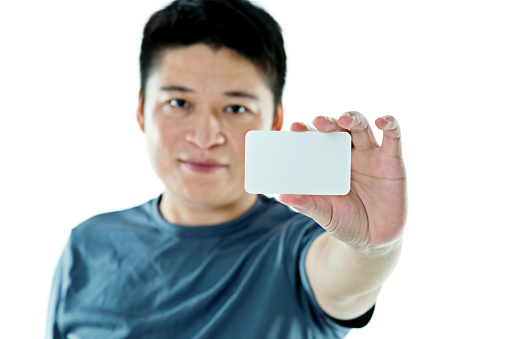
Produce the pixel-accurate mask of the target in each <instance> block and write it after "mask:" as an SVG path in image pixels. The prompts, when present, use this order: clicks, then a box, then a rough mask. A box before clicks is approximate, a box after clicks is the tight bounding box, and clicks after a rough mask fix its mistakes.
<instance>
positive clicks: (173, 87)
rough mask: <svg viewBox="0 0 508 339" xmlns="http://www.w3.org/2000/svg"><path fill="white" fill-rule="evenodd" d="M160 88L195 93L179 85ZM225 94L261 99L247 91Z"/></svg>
mask: <svg viewBox="0 0 508 339" xmlns="http://www.w3.org/2000/svg"><path fill="white" fill-rule="evenodd" d="M160 89H161V91H175V92H185V93H194V91H193V90H192V89H190V88H187V87H184V86H179V85H170V86H163V87H161V88H160ZM224 95H225V96H229V97H235V98H249V99H252V100H256V101H259V98H258V97H257V96H255V95H253V94H250V93H247V92H245V91H227V92H224Z"/></svg>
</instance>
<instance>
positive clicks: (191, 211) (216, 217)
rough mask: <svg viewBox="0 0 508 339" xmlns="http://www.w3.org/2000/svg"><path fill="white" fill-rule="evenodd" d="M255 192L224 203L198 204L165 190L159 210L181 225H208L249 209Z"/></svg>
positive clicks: (229, 219) (238, 215) (252, 203)
mask: <svg viewBox="0 0 508 339" xmlns="http://www.w3.org/2000/svg"><path fill="white" fill-rule="evenodd" d="M257 198H258V196H257V195H256V194H246V195H244V196H242V197H240V198H239V199H236V200H233V201H230V202H227V203H224V204H220V205H219V204H217V205H215V204H212V203H210V204H204V203H202V204H200V203H194V202H188V201H184V200H181V199H178V198H176V197H174V196H172V195H171V194H169V193H168V192H167V190H166V191H165V192H164V194H163V195H162V199H161V201H160V204H159V210H160V212H161V214H162V216H163V217H164V219H166V220H167V221H169V222H170V223H173V224H177V225H182V226H210V225H217V224H222V223H225V222H228V221H231V220H234V219H236V218H238V217H240V216H241V215H243V214H245V213H246V212H247V211H248V210H250V209H251V208H252V207H253V206H254V204H255V203H256V201H257Z"/></svg>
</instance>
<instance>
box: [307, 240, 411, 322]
mask: <svg viewBox="0 0 508 339" xmlns="http://www.w3.org/2000/svg"><path fill="white" fill-rule="evenodd" d="M401 248H402V239H399V240H397V241H394V242H393V243H391V244H389V245H385V246H382V247H377V248H373V247H372V248H368V249H356V248H353V247H350V246H349V245H346V244H345V243H343V242H341V241H339V240H337V239H335V238H333V237H332V236H331V235H330V234H327V233H324V234H323V235H322V236H321V237H320V238H318V239H316V241H315V242H314V243H313V244H312V246H311V248H310V249H309V252H310V251H316V252H319V253H315V254H317V255H310V256H308V257H307V258H311V259H310V261H307V270H308V273H309V280H310V282H311V286H312V289H313V291H314V293H315V296H316V299H317V300H318V303H319V304H320V306H321V307H322V308H323V309H324V310H325V311H326V312H327V313H329V314H330V315H332V316H336V317H339V318H346V317H348V315H351V317H354V315H360V314H361V313H362V311H366V310H367V309H368V308H369V307H370V306H371V305H372V304H373V303H374V302H375V299H376V297H377V294H378V293H379V291H380V288H381V286H382V284H383V282H384V281H385V280H386V279H387V278H388V276H389V275H390V274H391V273H392V271H393V270H394V268H395V266H396V264H397V261H398V258H399V255H400V252H401ZM312 258H314V259H312ZM312 260H313V261H314V262H311V261H312Z"/></svg>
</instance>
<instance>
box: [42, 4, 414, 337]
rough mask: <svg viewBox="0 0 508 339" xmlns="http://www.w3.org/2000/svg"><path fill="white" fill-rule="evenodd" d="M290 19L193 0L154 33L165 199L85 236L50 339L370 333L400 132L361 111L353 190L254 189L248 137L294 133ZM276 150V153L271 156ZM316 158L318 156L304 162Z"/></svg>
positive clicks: (148, 55) (394, 235) (155, 106)
mask: <svg viewBox="0 0 508 339" xmlns="http://www.w3.org/2000/svg"><path fill="white" fill-rule="evenodd" d="M285 63H286V57H285V52H284V47H283V40H282V36H281V34H280V28H279V26H278V24H277V23H276V22H275V21H274V20H273V19H272V18H271V17H270V16H269V15H268V14H267V13H266V12H264V11H263V10H261V9H259V8H257V7H255V6H253V5H252V4H250V3H248V2H247V1H244V0H229V1H227V0H198V1H191V0H177V1H176V2H174V3H172V4H171V5H170V6H168V7H167V8H165V9H163V10H161V11H159V12H157V13H155V14H154V15H153V16H152V17H151V18H150V20H149V22H148V23H147V25H146V27H145V30H144V37H143V43H142V47H141V56H140V66H141V67H140V68H141V90H140V96H139V108H138V112H137V120H138V122H139V126H140V128H141V130H142V131H143V132H144V133H145V134H146V137H147V145H148V153H149V158H150V161H151V163H152V166H153V168H154V170H155V172H156V173H157V175H158V176H159V178H160V179H161V181H162V182H163V184H164V193H163V194H162V195H161V196H160V197H158V198H156V199H153V200H151V201H149V202H147V203H145V204H143V205H141V206H138V207H135V208H131V209H128V210H125V211H118V212H112V213H107V214H103V215H99V216H96V217H93V218H91V219H89V220H87V221H85V222H84V223H82V224H81V225H79V226H78V227H76V228H75V229H74V230H73V231H72V234H71V237H70V239H69V242H68V244H67V247H66V249H65V250H64V253H63V254H62V257H61V259H60V262H59V264H58V267H57V270H56V272H55V278H54V282H53V287H52V296H51V301H50V306H49V316H48V327H47V334H46V337H47V338H337V337H339V338H342V337H344V336H345V335H346V334H347V333H348V331H349V329H350V328H353V327H362V326H365V325H366V324H367V323H368V321H369V320H370V318H371V316H372V313H373V310H374V304H375V300H376V297H377V295H378V293H379V291H380V288H381V285H382V284H383V282H384V280H385V279H386V278H387V277H388V276H389V274H390V273H391V271H392V270H393V268H394V266H395V264H396V261H397V258H398V256H399V253H400V248H401V242H402V240H401V237H402V232H403V227H404V223H405V218H406V189H405V182H406V181H405V176H406V175H405V170H404V165H403V161H402V154H401V147H400V129H399V127H398V124H397V122H396V121H395V119H394V118H393V117H390V116H387V117H383V118H379V119H377V120H376V125H377V127H378V128H380V129H382V130H383V142H382V145H381V146H378V144H377V143H376V141H375V139H374V136H373V134H372V131H371V128H370V126H369V124H368V122H367V121H366V119H365V118H364V117H363V116H362V115H361V114H360V113H357V112H348V113H345V114H344V115H342V116H341V117H340V118H339V119H334V118H328V117H323V116H319V117H317V118H316V119H315V120H314V122H313V124H314V127H310V126H307V125H305V124H302V123H294V124H293V125H292V126H291V130H292V131H295V132H300V131H308V130H317V131H319V132H325V133H326V132H333V131H348V132H350V133H351V135H352V143H353V149H352V173H351V176H352V177H351V179H352V183H351V192H350V193H349V194H348V195H346V196H302V195H281V197H280V201H281V202H282V203H284V204H287V205H290V206H293V207H294V208H295V209H297V210H298V211H300V212H301V213H295V212H293V211H291V210H290V209H289V208H287V207H286V206H284V205H282V204H280V203H279V202H277V201H276V200H274V199H269V198H267V197H265V196H261V195H260V196H258V195H252V194H248V193H246V192H245V190H244V188H243V180H244V176H243V175H244V142H245V141H244V138H245V134H246V133H247V131H249V130H253V129H264V130H269V129H273V130H280V128H281V125H282V114H283V109H282V103H281V96H282V88H283V86H284V78H285V71H286V65H285ZM269 151H270V150H267V152H269ZM302 161H305V159H303V156H302Z"/></svg>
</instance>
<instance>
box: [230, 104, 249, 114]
mask: <svg viewBox="0 0 508 339" xmlns="http://www.w3.org/2000/svg"><path fill="white" fill-rule="evenodd" d="M226 112H228V113H233V114H242V113H245V112H247V108H245V107H244V106H240V105H230V106H228V107H226Z"/></svg>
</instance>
